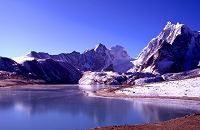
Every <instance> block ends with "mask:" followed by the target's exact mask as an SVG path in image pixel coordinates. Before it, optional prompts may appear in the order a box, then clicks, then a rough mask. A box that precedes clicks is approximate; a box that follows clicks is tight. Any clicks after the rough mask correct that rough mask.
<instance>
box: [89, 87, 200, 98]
mask: <svg viewBox="0 0 200 130" xmlns="http://www.w3.org/2000/svg"><path fill="white" fill-rule="evenodd" d="M113 89H115V88H108V89H106V90H105V89H101V90H98V91H94V92H92V93H93V94H94V95H95V96H98V97H113V98H160V99H180V100H194V101H200V97H187V96H184V97H175V96H132V95H126V94H117V93H115V92H114V91H115V90H113Z"/></svg>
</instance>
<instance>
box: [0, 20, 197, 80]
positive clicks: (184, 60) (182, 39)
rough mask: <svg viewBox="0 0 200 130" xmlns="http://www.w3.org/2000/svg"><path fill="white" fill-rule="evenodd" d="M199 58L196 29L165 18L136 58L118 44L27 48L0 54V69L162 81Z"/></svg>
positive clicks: (43, 75)
mask: <svg viewBox="0 0 200 130" xmlns="http://www.w3.org/2000/svg"><path fill="white" fill-rule="evenodd" d="M199 61H200V33H199V32H194V31H191V30H190V29H189V27H188V26H187V25H185V24H179V23H177V24H172V23H171V22H168V23H167V24H166V25H165V27H164V29H163V30H162V32H161V33H160V34H159V35H158V36H157V37H156V38H153V39H152V40H151V41H150V42H149V44H148V45H147V47H145V48H144V49H143V51H142V52H141V53H140V54H139V56H138V57H137V58H136V59H133V58H131V57H130V56H129V54H128V52H127V51H126V49H125V48H123V47H121V46H119V45H116V46H114V47H111V48H110V49H107V48H106V47H105V46H104V45H103V44H101V43H100V44H98V45H96V46H95V47H94V48H93V49H90V50H89V49H87V50H86V51H84V52H83V53H82V54H81V53H79V52H75V51H73V52H72V53H61V54H58V55H50V54H48V53H44V52H35V51H31V52H29V53H27V54H26V55H24V56H20V57H16V58H13V59H9V58H6V57H0V70H3V71H8V72H16V73H18V74H20V75H22V76H24V77H28V78H34V79H43V80H45V81H46V82H47V83H55V84H58V83H63V84H73V83H80V84H135V83H136V82H135V80H138V79H140V78H145V77H146V78H148V79H150V80H146V79H145V81H152V82H154V81H162V80H165V79H163V78H162V75H163V74H166V73H175V72H183V71H188V70H192V69H196V68H198V67H199V66H200V63H199ZM93 72H94V73H93ZM105 72H106V73H105ZM108 72H109V73H108ZM109 75H110V76H109ZM119 77H120V78H119ZM125 77H126V78H125ZM165 78H166V77H165ZM80 79H81V80H80ZM166 79H167V78H166ZM88 81H90V82H88ZM100 82H101V83H100ZM140 82H141V80H140Z"/></svg>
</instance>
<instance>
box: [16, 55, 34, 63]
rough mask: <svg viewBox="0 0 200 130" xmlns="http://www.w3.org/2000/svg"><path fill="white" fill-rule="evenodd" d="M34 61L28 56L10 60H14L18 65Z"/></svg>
mask: <svg viewBox="0 0 200 130" xmlns="http://www.w3.org/2000/svg"><path fill="white" fill-rule="evenodd" d="M34 59H35V58H34V57H29V56H20V57H15V58H12V60H14V61H15V62H17V63H19V64H22V63H23V62H25V61H32V60H34Z"/></svg>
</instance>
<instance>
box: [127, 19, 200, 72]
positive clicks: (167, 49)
mask: <svg viewBox="0 0 200 130" xmlns="http://www.w3.org/2000/svg"><path fill="white" fill-rule="evenodd" d="M199 61H200V34H199V32H194V31H191V30H190V29H189V27H188V26H187V25H185V24H179V23H177V24H176V25H175V24H172V23H171V22H168V23H167V24H166V25H165V27H164V29H163V30H162V32H161V33H160V34H159V35H158V36H157V37H156V38H154V39H152V40H151V41H150V42H149V44H148V45H147V47H145V48H144V49H143V51H142V52H141V53H140V54H139V56H138V58H137V59H136V60H135V61H133V63H134V67H133V68H131V69H130V70H129V71H128V72H136V71H137V72H150V73H154V74H164V73H170V72H173V73H174V72H182V71H186V70H191V69H194V68H197V67H198V66H199Z"/></svg>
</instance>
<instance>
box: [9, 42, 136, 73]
mask: <svg viewBox="0 0 200 130" xmlns="http://www.w3.org/2000/svg"><path fill="white" fill-rule="evenodd" d="M47 58H50V59H54V60H60V61H64V62H68V63H70V64H72V65H73V66H74V67H75V68H77V69H79V70H81V71H116V72H126V71H127V70H129V69H130V68H131V67H133V64H132V63H131V62H130V61H131V60H132V58H130V56H129V55H128V53H127V51H126V49H125V48H123V47H121V46H118V45H116V46H114V47H112V48H110V49H107V48H106V47H105V46H104V45H103V44H101V43H100V44H98V45H96V46H95V47H94V48H93V49H90V50H89V49H87V50H85V51H84V52H83V53H82V54H80V53H79V52H76V51H73V52H72V53H61V54H58V55H49V54H48V53H44V52H38V53H37V52H35V51H31V52H29V53H27V54H26V55H25V56H21V57H16V58H13V60H15V61H16V62H18V63H20V64H23V62H25V61H32V60H34V59H36V60H37V59H47Z"/></svg>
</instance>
